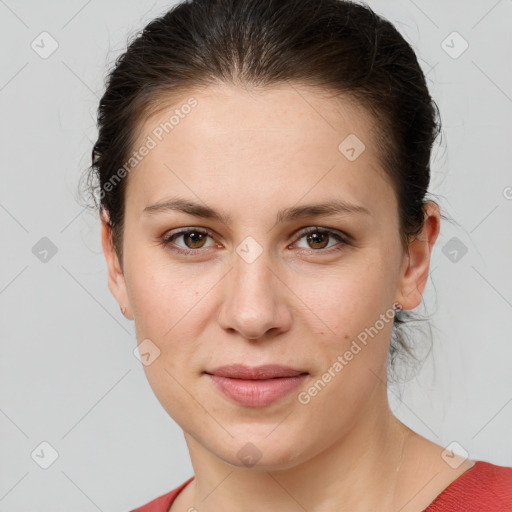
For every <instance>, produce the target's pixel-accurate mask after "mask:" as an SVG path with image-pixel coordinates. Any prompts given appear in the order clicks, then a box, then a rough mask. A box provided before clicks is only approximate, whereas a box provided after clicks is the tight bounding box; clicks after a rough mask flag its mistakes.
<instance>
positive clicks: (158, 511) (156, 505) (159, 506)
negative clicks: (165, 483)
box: [130, 476, 194, 512]
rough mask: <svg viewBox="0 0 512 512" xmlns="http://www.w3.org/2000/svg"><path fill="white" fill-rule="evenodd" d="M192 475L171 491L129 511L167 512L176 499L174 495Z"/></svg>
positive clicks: (176, 494)
mask: <svg viewBox="0 0 512 512" xmlns="http://www.w3.org/2000/svg"><path fill="white" fill-rule="evenodd" d="M193 479H194V477H193V476H192V477H190V478H189V479H188V480H187V481H186V482H183V483H182V484H181V485H180V486H179V487H176V489H173V490H172V491H170V492H168V493H166V494H162V496H158V498H155V499H154V500H151V501H150V502H148V503H146V504H145V505H142V506H140V507H138V508H135V509H133V510H131V511H130V512H168V510H169V507H170V506H171V504H172V502H173V501H174V500H175V499H176V496H178V494H179V493H180V492H181V491H182V490H183V489H184V488H185V486H186V485H187V484H189V483H190V482H191V481H192V480H193Z"/></svg>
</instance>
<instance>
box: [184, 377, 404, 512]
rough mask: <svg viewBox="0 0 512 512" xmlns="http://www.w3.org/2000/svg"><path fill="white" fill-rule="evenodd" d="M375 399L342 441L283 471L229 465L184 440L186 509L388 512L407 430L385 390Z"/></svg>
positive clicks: (208, 510) (391, 505)
mask: <svg viewBox="0 0 512 512" xmlns="http://www.w3.org/2000/svg"><path fill="white" fill-rule="evenodd" d="M382 392H383V393H384V397H383V396H382ZM380 393H381V394H380V396H378V397H377V396H375V400H372V401H370V403H369V406H368V407H367V408H366V410H365V411H363V412H362V413H361V415H360V418H358V420H356V421H354V423H353V424H352V426H351V427H350V429H349V431H348V432H347V433H346V434H345V435H343V436H342V437H340V438H339V439H337V440H336V441H335V442H334V443H332V444H330V445H329V446H327V447H325V448H324V449H323V450H321V451H320V452H319V453H316V454H315V455H314V456H312V457H310V458H309V459H307V460H305V461H304V462H302V463H300V464H297V465H295V466H293V467H289V468H286V469H279V470H272V469H270V470H259V469H257V468H256V467H253V468H245V467H236V466H234V465H232V464H229V463H226V462H225V461H223V460H222V459H220V458H218V457H217V456H215V455H213V454H212V453H211V452H210V451H208V450H206V448H204V447H203V446H202V445H201V444H199V443H198V442H197V441H196V440H195V439H194V438H193V437H192V436H190V435H189V434H185V439H186V441H187V444H188V448H189V452H190V456H191V460H192V465H193V467H194V473H195V479H194V480H193V481H192V482H191V484H190V486H191V489H190V491H189V492H190V495H189V496H188V499H187V501H188V503H189V505H187V506H190V505H194V507H196V508H197V509H198V510H201V512H213V511H218V510H222V511H224V512H232V511H233V512H234V511H239V510H244V511H248V512H250V511H261V510H269V509H272V510H282V511H292V510H293V511H297V510H301V509H303V510H310V511H313V510H314V511H318V512H320V511H327V510H336V511H339V512H346V511H347V512H348V511H353V510H358V512H365V511H375V510H392V509H394V504H395V495H396V493H397V482H398V477H399V474H400V467H401V463H402V458H403V454H404V449H405V446H406V442H405V440H406V438H407V437H408V435H409V434H410V433H412V431H411V430H409V429H408V428H407V427H406V426H405V425H403V424H402V423H401V422H400V421H398V420H397V419H396V418H395V417H394V416H393V414H392V412H391V411H390V409H389V406H388V403H387V395H385V393H386V390H385V387H384V386H382V387H381V390H380ZM379 404H380V407H379ZM192 484H194V485H192Z"/></svg>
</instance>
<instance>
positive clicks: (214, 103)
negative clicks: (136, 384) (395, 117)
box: [102, 84, 474, 512]
mask: <svg viewBox="0 0 512 512" xmlns="http://www.w3.org/2000/svg"><path fill="white" fill-rule="evenodd" d="M189 96H192V93H191V94H190V95H189ZM189 96H187V97H183V98H182V99H181V101H180V102H175V104H174V105H173V106H172V107H169V109H166V110H164V111H161V112H159V113H158V114H157V115H155V116H152V117H149V118H147V119H146V121H145V123H144V124H143V125H141V127H140V128H141V132H140V137H139V140H138V142H137V144H142V142H143V141H144V140H145V139H146V137H147V136H148V135H151V133H152V130H153V129H154V128H155V127H156V126H157V125H158V124H159V123H161V122H163V121H165V120H167V119H169V117H170V115H172V112H173V110H174V109H175V108H177V107H179V105H182V104H184V103H185V102H186V100H187V99H188V98H189ZM193 96H194V98H196V100H197V101H198V105H197V106H196V107H195V108H194V109H193V110H192V111H191V113H190V114H189V115H188V116H186V117H185V118H184V119H181V120H180V122H179V124H178V125H177V126H175V128H174V129H173V130H172V131H171V132H170V133H169V134H168V135H166V136H165V137H164V138H163V140H162V141H161V142H160V143H159V144H158V145H157V146H156V147H155V148H154V149H152V150H151V151H150V152H149V154H148V155H147V156H146V157H145V158H144V159H143V160H142V161H141V162H140V163H139V164H138V165H137V166H136V168H135V169H134V170H132V171H131V172H130V174H129V176H128V183H127V189H126V196H125V197H126V209H125V224H124V239H123V251H124V252H123V254H124V257H123V261H122V262H120V261H119V258H118V257H117V254H116V253H115V251H114V249H113V246H112V243H111V232H110V229H109V226H108V224H107V222H106V220H107V218H106V216H103V218H102V243H103V250H104V253H105V257H106V261H107V266H108V284H109V288H110V290H111V292H112V293H113V295H114V296H115V298H116V299H117V301H118V302H119V304H120V305H121V306H124V307H126V308H127V309H126V312H125V316H127V317H128V318H130V319H133V320H134V321H135V327H136V334H137V340H138V343H140V342H141V341H142V340H144V339H150V340H151V343H153V344H154V345H153V346H156V347H158V349H159V350H160V355H159V356H158V357H157V358H156V359H155V360H154V361H153V362H152V363H151V364H150V365H147V366H144V370H145V372H146V375H147V378H148V381H149V383H150V385H151V387H152V389H153V390H154V392H155V395H156V396H157V398H158V399H159V401H160V402H161V404H162V406H163V407H164V408H165V410H166V411H167V412H168V414H169V415H170V416H171V417H172V418H173V419H174V420H175V421H176V422H177V423H178V424H179V425H180V426H181V428H182V429H183V431H184V435H185V440H186V442H187V446H188V449H189V452H190V457H191V461H192V465H193V468H194V474H195V479H194V480H193V481H192V483H191V484H189V485H188V486H187V487H186V488H185V489H184V490H183V491H182V492H181V493H180V494H179V496H178V498H177V499H176V501H175V502H174V504H173V505H172V506H171V509H170V510H172V511H178V510H183V511H186V510H189V509H190V507H194V508H196V509H197V510H198V511H201V512H211V511H219V510H222V511H224V512H230V511H239V510H244V511H249V512H250V511H260V512H261V511H267V510H268V511H271V510H272V511H273V510H283V511H298V510H304V509H305V510H308V511H332V510H336V511H355V510H357V511H358V512H365V511H375V510H379V511H398V510H400V511H401V512H414V511H421V510H423V509H424V508H425V507H426V506H428V504H429V503H431V501H432V500H433V499H434V498H435V497H436V496H437V495H438V494H439V493H440V492H441V491H442V490H443V489H444V488H446V486H447V485H448V484H449V483H450V482H452V481H453V480H455V479H456V478H457V477H458V476H459V475H460V474H462V473H463V472H464V471H466V470H468V469H469V468H470V467H472V465H473V464H474V461H470V460H466V461H463V462H462V464H461V465H460V466H459V467H458V468H457V469H452V467H450V466H449V465H448V464H446V463H445V462H444V460H443V459H442V458H441V456H440V455H441V452H442V451H443V447H441V446H439V445H436V444H434V443H432V442H431V441H429V440H427V439H425V438H424V437H422V436H420V435H419V434H417V433H415V432H413V431H412V430H410V429H409V428H408V427H406V426H405V425H404V424H402V423H401V422H400V421H398V419H396V418H395V417H394V415H393V414H392V412H391V410H390V409H389V406H388V401H387V392H386V383H387V380H386V361H387V354H388V350H389V343H390V337H391V332H392V321H388V322H387V323H384V326H383V328H381V329H380V330H379V331H378V334H377V335H375V336H374V337H373V338H370V339H369V341H368V343H367V345H366V346H364V348H362V350H361V351H360V352H358V353H357V355H355V356H354V357H353V359H352V360H350V361H349V362H348V363H347V364H346V365H345V366H344V367H343V369H342V370H341V371H339V372H338V373H337V374H336V376H335V377H334V378H332V379H331V381H330V382H329V383H328V384H327V385H326V386H325V387H324V388H323V389H322V390H321V391H320V392H319V393H318V394H317V395H316V396H314V397H312V398H311V400H310V401H309V403H307V404H302V403H300V402H299V401H298V399H297V394H298V393H299V392H300V391H304V390H307V389H308V388H310V387H311V386H312V384H313V383H315V382H316V381H317V380H318V379H319V378H321V376H322V375H323V374H324V373H325V372H326V371H327V369H328V368H329V367H332V365H333V363H334V362H335V361H336V360H337V357H338V356H339V355H343V354H344V353H345V352H346V351H347V350H348V349H349V347H350V346H351V343H352V342H353V341H354V340H356V339H357V336H358V334H359V333H361V332H362V331H364V329H365V328H368V327H370V326H373V325H375V322H376V321H377V320H378V319H379V317H380V315H381V314H385V313H386V312H387V311H390V309H391V308H392V305H393V303H395V302H397V303H399V304H400V305H401V306H402V308H403V309H413V308H415V307H416V306H418V305H419V304H420V302H421V299H422V293H423V290H424V288H425V285H426V282H427V278H428V270H429V265H430V257H431V251H432V247H433V245H434V243H435V241H436V238H437V236H438V233H439V227H440V213H439V208H438V207H437V205H436V204H435V203H432V202H430V203H427V205H426V212H427V216H426V220H425V224H424V228H423V231H422V233H421V234H420V236H419V237H418V238H417V239H415V240H413V241H411V243H410V245H409V247H408V251H403V249H402V246H401V245H400V239H399V231H398V226H399V224H398V209H397V201H396V196H395V192H394V189H393V187H392V184H391V182H390V181H389V179H388V178H387V176H386V174H385V173H384V171H383V169H382V167H381V159H380V156H381V155H379V153H378V152H377V149H376V147H377V146H376V144H375V140H374V137H373V134H374V133H375V131H374V130H376V129H378V126H374V125H373V119H372V117H370V115H369V114H367V113H366V111H364V110H363V109H362V108H361V107H359V106H358V105H357V104H354V103H353V102H351V101H349V100H348V99H347V98H344V99H333V98H327V97H326V96H324V95H322V94H321V93H320V91H319V90H313V89H307V88H306V87H299V86H297V85H295V86H293V87H292V86H291V85H289V84H288V85H286V86H284V85H283V86H280V87H273V88H271V89H265V90H258V91H256V90H247V89H243V88H241V87H235V86H228V85H219V86H215V87H213V86H210V87H209V88H207V89H204V90H201V91H197V92H194V94H193ZM349 134H356V135H357V137H358V138H359V139H360V140H361V141H362V142H363V143H364V145H365V150H364V151H363V152H362V153H361V154H360V155H359V157H358V158H357V159H356V160H354V161H349V160H348V159H347V158H346V157H345V155H344V154H342V153H341V152H340V150H339V149H338V146H339V144H340V143H341V142H342V141H343V140H344V139H345V138H346V137H347V136H348V135H349ZM136 147H139V146H137V145H136ZM177 196H178V197H181V198H184V199H188V200H191V201H195V202H198V203H200V204H202V205H208V206H209V207H211V208H213V209H215V210H216V211H220V212H222V213H224V214H226V215H229V216H231V221H230V222H229V223H222V222H220V221H218V220H213V219H207V218H201V217H196V216H192V215H190V214H186V213H183V212H177V211H167V212H158V213H157V212H153V213H150V214H148V213H143V211H144V209H145V208H146V207H147V206H148V205H153V204H155V203H157V202H160V201H163V200H166V199H169V198H170V197H177ZM340 198H341V199H344V200H346V201H348V202H351V203H354V204H358V205H362V206H364V207H365V208H367V209H368V210H369V212H370V214H369V215H363V214H360V213H357V214H354V213H351V214H337V215H330V216H309V217H304V218H300V219H295V220H292V221H288V222H286V223H283V224H280V223H276V215H277V212H278V211H279V210H281V209H284V208H289V207H292V206H298V205H299V206H302V205H305V204H310V203H317V202H318V203H320V202H324V201H327V200H330V199H340ZM315 226H317V227H321V228H325V229H327V228H328V229H331V230H333V231H334V232H335V233H336V232H340V233H348V234H349V235H350V236H351V237H352V241H351V242H350V243H346V244H343V243H342V242H339V241H338V240H337V239H336V238H334V237H332V236H330V237H325V238H322V237H321V236H320V235H317V236H319V238H318V239H317V241H316V245H315V241H313V242H311V241H310V242H309V243H308V239H307V237H306V236H304V234H301V231H303V230H304V228H309V227H315ZM178 228H202V229H203V230H209V231H211V232H212V234H213V237H212V238H210V237H209V236H207V237H206V238H204V237H203V238H204V240H203V239H199V242H198V239H197V238H196V239H190V238H189V237H187V236H183V235H182V236H178V237H177V238H175V239H174V245H173V244H172V243H170V244H169V245H168V246H165V245H164V244H163V242H162V238H163V237H164V236H165V235H168V234H169V232H171V231H174V232H175V231H176V230H178ZM248 236H251V237H253V238H254V239H255V240H256V241H257V243H258V244H259V245H260V246H261V248H262V249H263V252H262V253H261V254H260V255H259V257H258V258H256V259H255V260H254V261H253V262H251V263H248V262H247V261H246V260H244V258H242V257H241V256H240V255H239V254H238V253H237V252H236V249H237V247H238V246H239V245H240V244H241V243H242V242H243V241H244V239H245V238H246V237H248ZM187 244H188V247H187ZM176 246H178V247H180V248H184V249H187V248H188V249H189V250H192V251H196V253H197V254H194V255H181V254H178V253H177V252H176V251H173V249H172V247H176ZM334 247H337V248H339V249H340V250H333V249H332V248H334ZM231 363H244V364H247V365H251V366H256V365H261V364H267V363H279V364H283V365H287V366H291V367H293V368H297V369H300V370H302V371H307V372H309V375H308V377H307V379H306V381H305V382H304V385H303V386H301V388H299V389H298V390H297V391H296V392H292V393H291V394H289V395H287V396H286V397H284V398H282V399H280V400H278V401H277V402H274V403H272V404H271V405H269V406H266V407H256V408H250V407H244V406H241V405H237V404H236V403H234V402H232V401H230V400H229V399H227V398H226V397H225V396H224V395H222V394H221V393H220V392H219V391H217V390H216V388H215V387H214V386H213V385H212V383H211V382H210V379H209V378H208V376H207V375H205V374H204V373H203V372H204V371H205V370H208V369H212V368H214V367H216V366H220V365H224V364H231ZM248 442H250V443H252V444H253V445H254V446H256V447H257V449H258V451H259V453H260V458H259V460H258V461H257V463H256V464H254V465H253V466H251V467H248V466H246V465H244V463H243V462H242V460H241V459H240V458H239V457H238V455H237V454H238V452H239V450H240V449H242V448H243V447H244V446H245V445H246V443H248Z"/></svg>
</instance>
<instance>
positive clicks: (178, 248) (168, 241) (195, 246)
mask: <svg viewBox="0 0 512 512" xmlns="http://www.w3.org/2000/svg"><path fill="white" fill-rule="evenodd" d="M208 238H212V241H213V237H212V235H211V234H210V233H209V232H207V231H203V230H202V229H198V228H189V229H182V230H180V231H178V232H175V233H170V234H167V235H165V236H164V237H163V238H162V243H163V245H164V246H165V247H168V248H169V249H171V250H172V251H175V252H177V253H181V254H193V253H197V254H199V253H201V252H202V251H201V249H203V248H204V249H208V248H209V247H213V246H214V245H215V243H211V244H210V245H206V242H207V239H208ZM179 239H182V242H181V243H177V241H178V240H179Z"/></svg>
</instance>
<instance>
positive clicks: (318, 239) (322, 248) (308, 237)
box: [295, 228, 349, 253]
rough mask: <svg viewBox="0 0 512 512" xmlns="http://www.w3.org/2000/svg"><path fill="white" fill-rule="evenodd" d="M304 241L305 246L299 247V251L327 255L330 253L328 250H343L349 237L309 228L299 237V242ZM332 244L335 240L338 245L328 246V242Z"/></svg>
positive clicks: (335, 232)
mask: <svg viewBox="0 0 512 512" xmlns="http://www.w3.org/2000/svg"><path fill="white" fill-rule="evenodd" d="M302 239H305V241H306V246H304V245H303V246H302V247H301V246H300V245H298V247H299V248H301V249H309V250H312V251H313V252H319V253H324V252H325V253H327V252H330V249H331V248H332V249H333V250H339V249H343V247H344V246H345V245H348V243H349V236H348V235H344V234H342V233H339V232H337V231H332V230H330V229H323V228H310V229H308V230H306V231H303V232H302V233H301V235H299V241H300V240H302ZM331 240H333V241H334V242H335V241H336V240H337V241H338V243H337V244H336V243H333V244H330V245H329V243H330V241H331ZM297 244H298V242H297ZM295 245H296V244H295Z"/></svg>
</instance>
